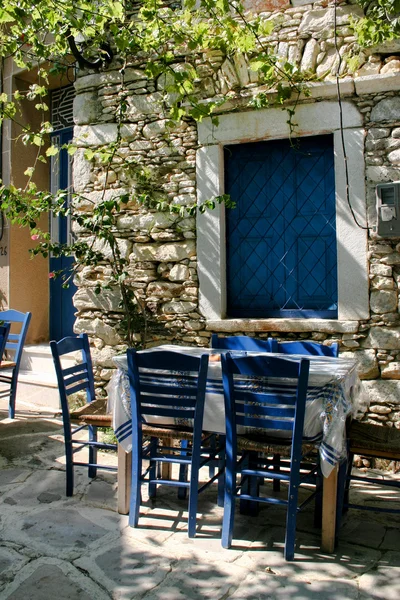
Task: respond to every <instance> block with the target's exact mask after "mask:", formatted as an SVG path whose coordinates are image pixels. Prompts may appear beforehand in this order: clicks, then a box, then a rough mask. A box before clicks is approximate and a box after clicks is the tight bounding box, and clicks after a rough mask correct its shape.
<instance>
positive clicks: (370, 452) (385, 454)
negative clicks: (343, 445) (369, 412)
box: [349, 421, 400, 460]
mask: <svg viewBox="0 0 400 600" xmlns="http://www.w3.org/2000/svg"><path fill="white" fill-rule="evenodd" d="M349 441H350V452H352V453H353V454H362V455H363V456H374V457H376V458H390V459H391V460H400V430H399V429H396V428H395V427H381V426H378V425H371V424H370V423H360V422H359V421H353V422H352V423H351V425H350V428H349Z"/></svg>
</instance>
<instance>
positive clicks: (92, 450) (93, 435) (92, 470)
mask: <svg viewBox="0 0 400 600" xmlns="http://www.w3.org/2000/svg"><path fill="white" fill-rule="evenodd" d="M88 431H89V441H90V442H97V427H93V425H89V426H88ZM89 463H91V464H92V465H96V464H97V448H96V447H95V446H89ZM96 474H97V466H96V467H95V466H91V467H89V469H88V475H89V477H90V478H92V479H93V477H96Z"/></svg>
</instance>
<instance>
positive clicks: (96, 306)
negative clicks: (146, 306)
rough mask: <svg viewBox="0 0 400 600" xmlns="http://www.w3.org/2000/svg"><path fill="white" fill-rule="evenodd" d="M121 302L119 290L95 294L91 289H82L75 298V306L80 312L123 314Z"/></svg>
mask: <svg viewBox="0 0 400 600" xmlns="http://www.w3.org/2000/svg"><path fill="white" fill-rule="evenodd" d="M120 302H121V295H120V293H119V291H118V290H117V289H115V290H102V291H101V294H95V292H94V290H93V289H91V288H80V289H79V290H78V291H77V292H76V294H75V296H74V306H75V307H76V308H77V309H78V310H89V309H92V310H102V311H104V312H108V311H112V312H123V309H122V308H121V306H120Z"/></svg>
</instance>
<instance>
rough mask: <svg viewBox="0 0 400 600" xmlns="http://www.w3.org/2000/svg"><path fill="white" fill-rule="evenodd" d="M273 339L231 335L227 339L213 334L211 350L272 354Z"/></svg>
mask: <svg viewBox="0 0 400 600" xmlns="http://www.w3.org/2000/svg"><path fill="white" fill-rule="evenodd" d="M273 341H274V340H272V338H268V339H267V340H259V339H257V338H253V337H249V336H247V335H229V336H227V337H223V336H218V335H217V334H216V333H213V334H212V336H211V348H216V349H218V350H248V351H253V352H257V351H259V352H272V351H273V350H272V347H273Z"/></svg>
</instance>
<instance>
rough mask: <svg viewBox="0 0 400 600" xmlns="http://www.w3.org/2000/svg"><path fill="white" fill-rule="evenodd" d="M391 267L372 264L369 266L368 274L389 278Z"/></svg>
mask: <svg viewBox="0 0 400 600" xmlns="http://www.w3.org/2000/svg"><path fill="white" fill-rule="evenodd" d="M392 271H393V269H392V267H391V266H389V265H382V264H381V263H373V264H372V265H370V268H369V272H370V274H371V275H379V276H380V277H385V278H387V277H391V275H392Z"/></svg>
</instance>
